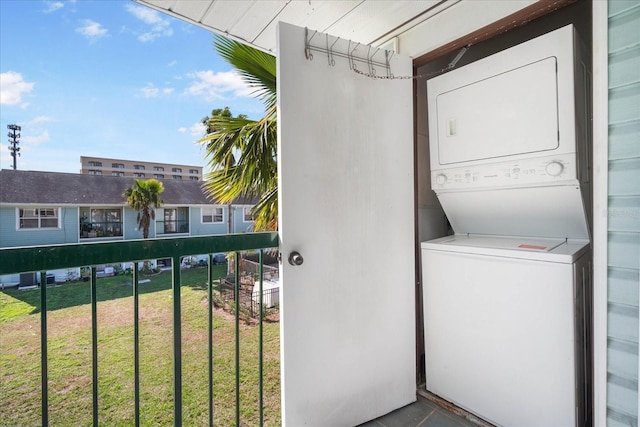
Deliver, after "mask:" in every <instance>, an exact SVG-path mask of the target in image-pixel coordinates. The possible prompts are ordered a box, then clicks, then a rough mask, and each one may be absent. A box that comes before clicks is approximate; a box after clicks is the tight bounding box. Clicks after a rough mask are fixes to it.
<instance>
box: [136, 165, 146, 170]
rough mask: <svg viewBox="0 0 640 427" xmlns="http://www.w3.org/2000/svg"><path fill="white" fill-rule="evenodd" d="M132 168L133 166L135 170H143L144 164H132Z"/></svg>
mask: <svg viewBox="0 0 640 427" xmlns="http://www.w3.org/2000/svg"><path fill="white" fill-rule="evenodd" d="M133 168H134V169H135V170H141V171H143V170H144V165H133Z"/></svg>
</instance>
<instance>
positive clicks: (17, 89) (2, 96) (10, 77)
mask: <svg viewBox="0 0 640 427" xmlns="http://www.w3.org/2000/svg"><path fill="white" fill-rule="evenodd" d="M34 86H35V83H29V82H25V81H24V80H23V78H22V74H20V73H16V72H15V71H7V72H6V73H1V74H0V105H17V104H20V103H22V96H23V95H27V94H29V93H30V92H31V91H32V90H33V87H34ZM27 105H28V104H23V105H22V106H23V107H26V106H27Z"/></svg>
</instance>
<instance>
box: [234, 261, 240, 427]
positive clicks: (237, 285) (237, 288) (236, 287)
mask: <svg viewBox="0 0 640 427" xmlns="http://www.w3.org/2000/svg"><path fill="white" fill-rule="evenodd" d="M234 267H235V271H234V273H235V274H234V297H235V300H236V301H235V308H236V309H235V312H236V313H235V328H236V426H238V427H239V426H240V252H236V257H235V266H234Z"/></svg>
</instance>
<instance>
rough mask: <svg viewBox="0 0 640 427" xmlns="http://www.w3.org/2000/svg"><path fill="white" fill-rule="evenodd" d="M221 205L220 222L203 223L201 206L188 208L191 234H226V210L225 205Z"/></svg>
mask: <svg viewBox="0 0 640 427" xmlns="http://www.w3.org/2000/svg"><path fill="white" fill-rule="evenodd" d="M216 207H222V222H220V223H213V224H208V223H203V222H202V207H201V206H198V207H192V208H191V209H190V217H189V226H190V228H191V235H192V236H207V235H212V234H226V233H227V231H228V227H229V226H228V214H227V213H228V210H227V207H226V206H224V207H223V206H216Z"/></svg>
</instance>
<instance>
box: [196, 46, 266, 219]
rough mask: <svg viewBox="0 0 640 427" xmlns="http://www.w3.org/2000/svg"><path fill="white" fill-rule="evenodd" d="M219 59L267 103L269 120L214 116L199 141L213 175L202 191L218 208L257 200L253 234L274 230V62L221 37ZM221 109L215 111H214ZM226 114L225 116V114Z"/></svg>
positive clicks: (210, 174) (260, 53)
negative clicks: (245, 199)
mask: <svg viewBox="0 0 640 427" xmlns="http://www.w3.org/2000/svg"><path fill="white" fill-rule="evenodd" d="M214 44H215V48H216V50H217V52H218V54H219V55H220V56H221V57H222V58H224V59H225V60H226V61H227V62H229V63H230V64H231V65H232V66H233V67H235V69H236V70H237V72H238V73H239V74H240V75H241V76H242V77H243V78H244V80H245V81H246V82H247V83H248V84H249V85H251V86H252V87H253V88H254V89H255V90H254V95H256V96H257V97H259V98H260V99H262V100H263V102H264V104H265V116H264V117H263V118H262V119H260V120H250V119H248V118H247V117H246V116H242V115H240V116H238V117H233V116H232V115H231V114H212V116H211V117H210V118H209V120H208V123H205V124H206V125H207V131H208V132H210V133H209V134H208V135H207V136H205V137H204V138H202V139H200V140H199V141H198V142H200V143H201V144H203V145H204V146H205V149H206V153H205V160H206V161H207V163H208V164H209V167H210V169H211V171H212V172H210V173H208V174H207V176H206V178H207V181H205V184H204V187H205V190H206V191H207V192H208V193H209V195H210V196H211V197H212V198H213V199H214V200H217V201H218V202H220V203H231V202H233V200H234V199H236V198H238V197H240V196H245V197H259V201H258V203H257V204H256V205H255V206H254V208H253V215H254V218H255V224H254V228H255V230H275V229H277V224H278V176H277V163H276V149H277V133H276V59H275V57H274V56H272V55H269V54H268V53H265V52H262V51H260V50H257V49H255V48H252V47H250V46H246V45H243V44H242V43H239V42H237V41H234V40H229V39H227V38H224V37H222V36H216V37H215V43H214ZM216 111H219V110H214V112H216ZM223 112H224V111H223Z"/></svg>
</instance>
